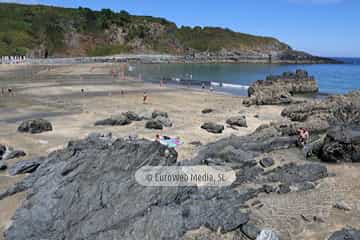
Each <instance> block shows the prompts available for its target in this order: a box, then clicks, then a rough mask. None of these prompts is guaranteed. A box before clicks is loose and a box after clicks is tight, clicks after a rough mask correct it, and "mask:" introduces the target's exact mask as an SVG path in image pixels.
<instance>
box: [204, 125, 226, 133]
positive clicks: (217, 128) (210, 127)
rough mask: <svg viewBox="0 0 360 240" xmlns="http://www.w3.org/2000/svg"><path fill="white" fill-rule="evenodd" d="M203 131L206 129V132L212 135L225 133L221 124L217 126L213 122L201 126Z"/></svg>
mask: <svg viewBox="0 0 360 240" xmlns="http://www.w3.org/2000/svg"><path fill="white" fill-rule="evenodd" d="M201 128H202V129H205V130H206V131H208V132H210V133H216V134H219V133H222V132H223V131H224V129H225V128H224V125H220V124H216V123H213V122H206V123H204V124H203V125H201Z"/></svg>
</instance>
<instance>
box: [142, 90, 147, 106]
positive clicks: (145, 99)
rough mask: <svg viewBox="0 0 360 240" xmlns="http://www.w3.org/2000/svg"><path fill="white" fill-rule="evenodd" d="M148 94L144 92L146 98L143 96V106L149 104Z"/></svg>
mask: <svg viewBox="0 0 360 240" xmlns="http://www.w3.org/2000/svg"><path fill="white" fill-rule="evenodd" d="M146 101H147V92H146V91H144V96H143V104H146V103H147V102H146Z"/></svg>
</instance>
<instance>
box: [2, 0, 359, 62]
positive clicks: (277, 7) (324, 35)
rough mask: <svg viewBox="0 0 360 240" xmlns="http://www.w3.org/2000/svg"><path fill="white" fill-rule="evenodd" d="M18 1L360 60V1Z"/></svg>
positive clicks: (315, 53) (320, 54)
mask: <svg viewBox="0 0 360 240" xmlns="http://www.w3.org/2000/svg"><path fill="white" fill-rule="evenodd" d="M8 1H9V0H8ZM0 2H2V0H0ZM13 2H22V3H30V4H47V5H55V6H64V7H79V6H82V7H89V8H91V9H102V8H110V9H112V10H114V11H120V10H126V11H128V12H129V13H131V14H136V15H150V16H156V17H164V18H166V19H168V20H170V21H172V22H175V23H176V24H177V25H178V26H181V25H184V26H218V27H226V28H230V29H232V30H234V31H238V32H244V33H250V34H255V35H261V36H271V37H275V38H278V39H279V40H281V41H282V42H285V43H287V44H289V45H290V46H291V47H293V48H294V49H297V50H302V51H306V52H309V53H312V54H314V55H319V56H326V57H360V0H221V1H220V0H87V1H86V0H19V1H13Z"/></svg>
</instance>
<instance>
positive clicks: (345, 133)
mask: <svg viewBox="0 0 360 240" xmlns="http://www.w3.org/2000/svg"><path fill="white" fill-rule="evenodd" d="M319 157H320V158H321V159H322V160H323V161H326V162H333V163H338V162H360V127H357V126H356V127H352V126H347V127H334V128H331V129H330V130H329V131H328V133H327V135H326V137H325V140H324V143H323V146H322V148H321V149H320V152H319Z"/></svg>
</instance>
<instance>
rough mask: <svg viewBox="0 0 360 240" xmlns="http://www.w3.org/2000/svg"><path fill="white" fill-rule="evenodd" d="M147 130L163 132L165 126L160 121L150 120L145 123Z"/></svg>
mask: <svg viewBox="0 0 360 240" xmlns="http://www.w3.org/2000/svg"><path fill="white" fill-rule="evenodd" d="M145 128H148V129H157V130H161V129H163V125H162V123H161V122H160V121H159V120H149V121H147V122H146V123H145Z"/></svg>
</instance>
